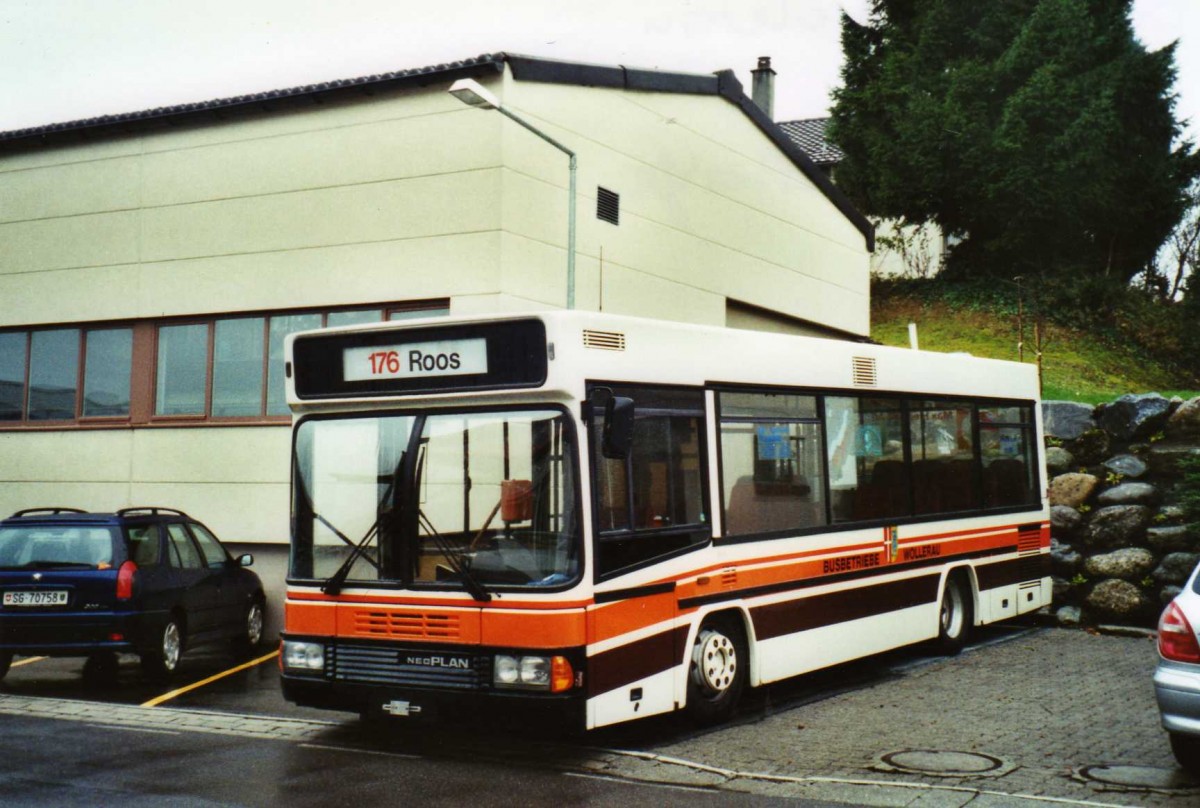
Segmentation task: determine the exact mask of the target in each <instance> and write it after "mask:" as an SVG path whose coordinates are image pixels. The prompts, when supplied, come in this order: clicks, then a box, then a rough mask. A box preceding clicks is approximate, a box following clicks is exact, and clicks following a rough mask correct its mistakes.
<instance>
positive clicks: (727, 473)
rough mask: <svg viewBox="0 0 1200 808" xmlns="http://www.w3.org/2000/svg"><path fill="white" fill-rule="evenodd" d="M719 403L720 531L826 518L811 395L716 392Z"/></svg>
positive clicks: (792, 526) (792, 527)
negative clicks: (723, 514)
mask: <svg viewBox="0 0 1200 808" xmlns="http://www.w3.org/2000/svg"><path fill="white" fill-rule="evenodd" d="M719 406H720V411H721V479H722V480H723V486H724V489H725V490H724V492H723V494H724V506H725V511H724V513H725V519H724V522H723V524H724V526H725V535H726V536H744V535H752V534H757V533H775V532H782V531H796V530H803V529H806V528H812V527H819V526H822V525H824V524H826V514H825V473H824V467H823V464H822V460H821V450H822V446H823V443H824V441H823V439H822V436H821V422H820V419H819V417H818V414H817V400H816V397H815V396H805V395H795V394H788V393H779V394H775V393H742V392H722V393H721V394H720V397H719Z"/></svg>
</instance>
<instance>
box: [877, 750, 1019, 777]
mask: <svg viewBox="0 0 1200 808" xmlns="http://www.w3.org/2000/svg"><path fill="white" fill-rule="evenodd" d="M872 768H874V769H875V770H876V771H884V772H907V773H908V774H925V775H933V776H934V777H998V776H1000V775H1002V774H1007V773H1008V772H1010V771H1012V768H1013V767H1012V765H1010V764H1008V763H1005V762H1004V761H1003V760H1001V759H1000V758H998V757H993V756H992V755H984V754H981V753H979V752H953V751H941V750H937V749H905V750H902V751H900V752H888V753H887V754H886V755H883V756H881V757H880V758H879V762H878V763H877V764H875V766H873V767H872Z"/></svg>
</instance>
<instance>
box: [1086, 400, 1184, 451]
mask: <svg viewBox="0 0 1200 808" xmlns="http://www.w3.org/2000/svg"><path fill="white" fill-rule="evenodd" d="M1170 414H1171V402H1170V400H1168V399H1166V398H1164V397H1162V396H1160V395H1159V394H1158V393H1143V394H1141V395H1132V394H1130V395H1124V396H1121V397H1120V398H1118V399H1117V400H1116V401H1113V402H1111V403H1109V404H1108V405H1107V406H1105V407H1104V409H1103V411H1102V412H1101V413H1100V417H1099V419H1098V420H1099V422H1100V426H1102V427H1104V430H1105V431H1106V432H1108V433H1109V434H1110V435H1112V436H1113V437H1114V438H1116V439H1117V440H1119V441H1125V442H1128V441H1131V440H1136V439H1138V438H1145V437H1149V436H1151V435H1153V434H1154V433H1156V432H1159V431H1160V430H1162V428H1163V426H1165V425H1166V423H1167V417H1168V416H1169V415H1170Z"/></svg>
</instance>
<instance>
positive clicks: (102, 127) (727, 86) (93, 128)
mask: <svg viewBox="0 0 1200 808" xmlns="http://www.w3.org/2000/svg"><path fill="white" fill-rule="evenodd" d="M505 64H507V65H508V66H509V69H511V70H512V75H513V78H514V79H516V80H517V81H534V82H545V83H551V84H574V85H579V86H587V87H612V88H618V89H626V90H642V91H647V92H669V93H686V94H693V95H717V96H720V97H722V98H724V99H725V100H726V101H729V102H730V103H732V104H733V105H734V106H736V107H738V108H739V109H740V110H741V111H742V113H743V114H745V115H746V116H747V117H749V118H750V119H751V120H752V121H753V122H754V123H755V125H756V126H758V128H759V129H760V130H761V131H762V132H763V134H765V135H766V136H767V137H768V138H770V139H771V141H772V142H773V143H774V144H775V145H776V146H777V147H778V148H779V149H780V150H781V151H783V152H784V153H785V154H786V155H787V156H788V157H789V158H790V159H791V161H792V162H793V163H794V164H795V165H796V167H797V168H799V169H800V171H801V172H803V173H804V175H805V176H806V177H808V179H809V180H811V181H812V182H813V184H814V185H816V186H817V187H818V188H819V189H820V190H821V192H822V193H823V194H824V195H825V196H826V197H827V198H828V199H829V200H830V202H832V203H833V204H834V205H835V206H836V207H837V208H838V210H839V211H841V212H842V214H843V215H844V216H846V218H847V219H849V220H850V221H851V222H852V223H853V224H854V226H855V227H856V228H857V229H858V230H859V231H860V232H861V233H862V234H863V237H864V238H865V239H866V242H867V249H868V250H874V248H875V230H874V228H873V227H872V226H871V223H870V222H869V221H867V219H866V217H864V216H863V215H862V214H861V213H859V212H858V210H857V209H855V207H854V206H853V205H852V204H851V203H850V201H849V200H848V199H847V198H846V197H845V195H844V194H842V192H841V191H840V190H838V189H837V188H836V187H834V185H833V184H832V183H831V182H830V180H829V178H828V177H827V176H826V175H825V172H823V171H822V170H821V168H819V167H818V162H817V161H816V160H814V159H813V158H812V157H811V156H810V153H809V152H807V151H805V149H804V147H803V145H802V144H801V142H800V141H797V140H796V138H795V137H794V136H793V135H791V133H790V132H788V131H787V130H785V129H784V128H782V127H784V126H788V125H789V124H783V125H777V124H776V123H775V122H774V121H772V120H771V119H770V118H768V117H767V116H766V114H764V113H763V111H762V110H761V109H759V108H758V106H757V105H756V104H755V103H754V102H753V101H752V100H750V98H749V97H748V96H747V95H746V94H745V92H744V91H743V90H742V85H741V83H740V82H738V80H737V78H736V77H735V76H734V73H733V71H732V70H721V71H718V72H716V73H712V74H708V75H704V74H695V73H672V72H667V71H660V70H645V69H640V68H633V67H626V66H624V65H617V66H606V65H591V64H582V63H578V62H564V61H557V60H551V59H542V58H539V57H532V56H521V55H519V54H512V53H494V54H491V53H488V54H483V55H481V56H476V57H475V58H473V59H464V60H462V61H457V62H448V63H445V64H438V65H429V66H426V67H418V68H412V69H409V70H398V71H395V72H391V73H381V74H377V75H372V76H360V77H358V78H351V79H340V80H337V81H328V82H322V83H320V84H307V85H304V86H300V87H290V88H287V89H282V90H271V91H268V92H262V93H252V94H250V95H239V96H233V97H230V98H219V99H215V100H212V101H201V102H198V103H193V104H180V105H178V106H170V107H157V108H155V109H148V110H141V111H138V112H127V113H122V114H119V115H103V116H100V117H96V118H86V119H82V120H76V121H67V122H64V123H53V124H47V125H45V126H36V127H31V128H27V129H17V130H13V131H8V132H0V154H2V153H4V152H12V151H25V150H29V149H36V148H39V147H46V146H55V145H64V144H70V143H80V142H86V141H91V140H97V139H102V138H105V137H117V136H121V135H129V134H136V133H138V132H142V131H147V130H153V129H162V128H167V127H173V126H182V125H188V124H194V123H200V122H213V121H220V120H225V119H229V118H234V117H237V116H239V115H245V114H253V113H259V112H271V111H276V110H283V109H292V108H296V107H304V106H311V105H314V104H319V103H321V102H322V101H325V100H328V99H332V98H337V97H351V96H372V95H378V94H381V93H384V92H386V91H388V90H393V89H403V88H411V87H421V86H424V85H427V84H434V83H444V82H450V81H454V80H455V79H459V78H466V77H473V78H474V77H480V76H486V75H488V74H495V73H500V72H502V71H503V70H504V65H505ZM792 123H804V122H803V121H799V122H792ZM822 129H823V127H822ZM839 155H840V152H839Z"/></svg>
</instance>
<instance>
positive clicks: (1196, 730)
mask: <svg viewBox="0 0 1200 808" xmlns="http://www.w3.org/2000/svg"><path fill="white" fill-rule="evenodd" d="M1198 573H1200V565H1198V566H1197V567H1196V569H1194V570H1192V574H1191V576H1190V577H1189V578H1188V581H1187V583H1186V584H1184V586H1183V591H1181V592H1180V593H1179V594H1178V595H1177V596H1176V597H1175V599H1174V600H1173V601H1171V602H1170V603H1169V604H1167V608H1166V609H1165V610H1163V613H1162V617H1160V618H1159V621H1158V654H1159V661H1158V668H1157V669H1156V670H1155V671H1154V695H1155V696H1156V697H1157V698H1158V711H1159V712H1160V713H1161V714H1162V725H1163V729H1165V730H1166V731H1167V735H1168V736H1170V738H1171V751H1172V752H1174V753H1175V759H1176V760H1177V761H1179V765H1180V766H1182V767H1183V768H1184V769H1185V770H1186V771H1188V772H1189V773H1191V774H1197V775H1200V637H1198V636H1197V634H1196V627H1198V626H1200V575H1198Z"/></svg>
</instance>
